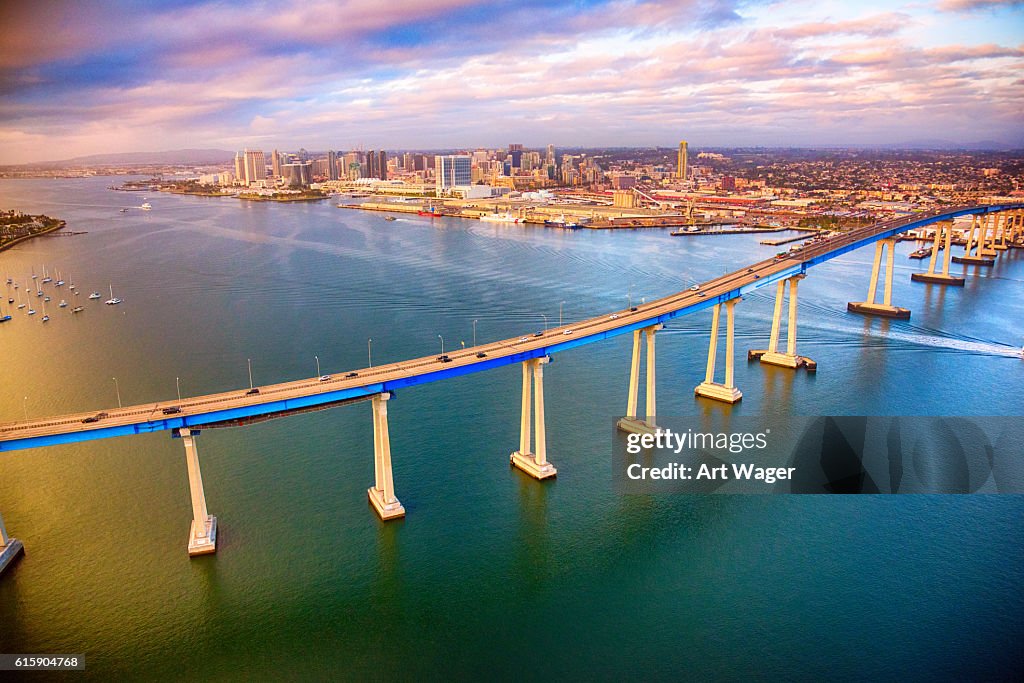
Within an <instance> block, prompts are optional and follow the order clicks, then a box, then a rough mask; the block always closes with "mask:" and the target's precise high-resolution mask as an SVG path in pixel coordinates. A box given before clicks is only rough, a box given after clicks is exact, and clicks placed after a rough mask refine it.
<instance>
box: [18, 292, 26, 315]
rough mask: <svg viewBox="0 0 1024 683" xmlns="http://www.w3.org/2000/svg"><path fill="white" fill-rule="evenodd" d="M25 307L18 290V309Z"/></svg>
mask: <svg viewBox="0 0 1024 683" xmlns="http://www.w3.org/2000/svg"><path fill="white" fill-rule="evenodd" d="M23 308H25V302H24V301H22V300H21V292H18V310H19V311H20V310H21V309H23Z"/></svg>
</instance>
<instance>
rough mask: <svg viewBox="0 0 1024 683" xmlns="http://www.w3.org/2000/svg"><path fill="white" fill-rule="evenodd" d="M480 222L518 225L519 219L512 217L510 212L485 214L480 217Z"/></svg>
mask: <svg viewBox="0 0 1024 683" xmlns="http://www.w3.org/2000/svg"><path fill="white" fill-rule="evenodd" d="M480 220H482V221H487V222H489V223H518V222H519V221H520V219H519V218H516V217H515V216H513V215H512V212H511V211H506V212H505V213H487V214H484V215H483V216H480Z"/></svg>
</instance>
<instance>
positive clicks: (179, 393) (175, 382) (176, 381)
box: [174, 377, 181, 403]
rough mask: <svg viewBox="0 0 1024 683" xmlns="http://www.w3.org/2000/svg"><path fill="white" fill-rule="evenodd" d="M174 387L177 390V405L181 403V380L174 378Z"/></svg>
mask: <svg viewBox="0 0 1024 683" xmlns="http://www.w3.org/2000/svg"><path fill="white" fill-rule="evenodd" d="M174 386H175V387H177V389H178V403H181V379H180V378H178V377H175V378H174Z"/></svg>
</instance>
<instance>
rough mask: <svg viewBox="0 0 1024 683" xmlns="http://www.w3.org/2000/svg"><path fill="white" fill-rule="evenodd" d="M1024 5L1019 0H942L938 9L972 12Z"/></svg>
mask: <svg viewBox="0 0 1024 683" xmlns="http://www.w3.org/2000/svg"><path fill="white" fill-rule="evenodd" d="M1019 7H1024V2H1021V0H943V1H942V2H940V3H939V9H941V10H944V11H947V12H973V11H977V10H987V9H1003V8H1006V9H1017V8H1019Z"/></svg>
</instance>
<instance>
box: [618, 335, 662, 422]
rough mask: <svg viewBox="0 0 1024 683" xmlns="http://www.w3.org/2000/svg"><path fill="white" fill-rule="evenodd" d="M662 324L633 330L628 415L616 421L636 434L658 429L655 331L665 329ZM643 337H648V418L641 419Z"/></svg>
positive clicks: (646, 405) (627, 403)
mask: <svg viewBox="0 0 1024 683" xmlns="http://www.w3.org/2000/svg"><path fill="white" fill-rule="evenodd" d="M664 328H665V326H664V325H662V324H660V323H659V324H657V325H651V326H650V327H645V328H644V329H642V330H635V331H634V332H633V360H632V363H631V364H630V368H629V397H628V399H627V401H626V416H625V417H623V418H622V419H621V420H619V421H618V422H617V423H616V426H617V427H618V428H619V429H621V430H622V431H624V432H632V433H634V434H653V433H654V432H655V431H656V430H657V429H658V425H657V423H656V419H657V418H656V414H657V399H656V394H655V367H656V363H655V355H654V333H655V332H657V331H658V330H661V329H664ZM641 337H646V339H647V391H646V395H645V401H646V402H645V408H646V410H647V417H646V419H643V420H641V419H640V418H639V417H638V415H637V413H638V410H637V403H638V400H639V394H640V349H641V347H642V346H643V342H642V341H641Z"/></svg>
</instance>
